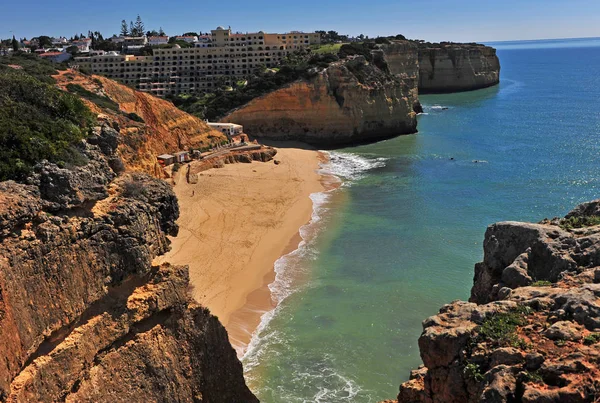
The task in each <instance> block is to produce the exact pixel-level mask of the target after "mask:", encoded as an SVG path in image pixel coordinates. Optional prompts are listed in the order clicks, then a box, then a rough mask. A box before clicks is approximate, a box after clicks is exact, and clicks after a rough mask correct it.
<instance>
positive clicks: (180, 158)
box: [175, 151, 190, 163]
mask: <svg viewBox="0 0 600 403" xmlns="http://www.w3.org/2000/svg"><path fill="white" fill-rule="evenodd" d="M188 161H190V153H189V152H187V151H179V152H178V153H175V162H180V163H181V162H188Z"/></svg>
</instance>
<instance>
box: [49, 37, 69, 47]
mask: <svg viewBox="0 0 600 403" xmlns="http://www.w3.org/2000/svg"><path fill="white" fill-rule="evenodd" d="M68 43H69V41H68V40H67V38H65V37H64V36H61V37H60V38H52V45H53V46H58V47H61V48H62V47H64V46H66V45H67V44H68Z"/></svg>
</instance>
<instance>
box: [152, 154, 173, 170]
mask: <svg viewBox="0 0 600 403" xmlns="http://www.w3.org/2000/svg"><path fill="white" fill-rule="evenodd" d="M156 159H157V160H158V163H159V164H161V165H162V166H164V167H166V166H169V165H171V164H173V163H175V156H174V155H171V154H162V155H159V156H158V157H156Z"/></svg>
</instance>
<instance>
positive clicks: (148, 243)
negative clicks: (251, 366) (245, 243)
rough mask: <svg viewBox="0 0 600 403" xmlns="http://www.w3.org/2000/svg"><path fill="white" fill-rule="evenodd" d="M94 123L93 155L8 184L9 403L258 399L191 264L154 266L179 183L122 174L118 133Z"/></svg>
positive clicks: (1, 327)
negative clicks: (199, 294)
mask: <svg viewBox="0 0 600 403" xmlns="http://www.w3.org/2000/svg"><path fill="white" fill-rule="evenodd" d="M95 133H96V134H97V135H96V136H94V137H93V138H92V139H90V142H91V143H94V144H90V143H82V144H81V145H80V148H81V151H82V153H83V155H85V157H86V158H87V159H88V160H89V161H88V163H87V164H85V165H83V166H80V167H77V168H74V169H64V168H59V167H58V166H56V165H53V164H49V163H41V164H39V165H38V166H37V167H36V172H35V174H34V175H33V176H32V177H31V178H30V180H29V181H28V183H26V184H19V183H15V182H11V181H9V182H3V183H0V201H1V203H0V251H1V252H0V356H1V357H2V358H3V359H2V360H0V401H7V402H32V401H67V402H83V401H88V402H97V401H130V402H142V401H144V402H146V401H154V402H159V401H160V402H170V401H180V402H255V401H257V399H256V398H255V397H254V396H253V395H252V393H251V392H250V391H249V389H248V388H247V387H246V385H245V382H244V378H243V373H242V366H241V363H240V362H239V361H238V359H237V357H236V353H235V351H234V349H233V348H232V347H231V345H230V344H229V341H228V337H227V333H226V331H225V329H224V328H223V326H222V325H221V324H220V323H219V321H218V320H217V319H216V318H215V317H213V316H212V315H211V314H210V313H209V312H208V311H207V310H206V309H204V308H202V307H200V306H198V305H196V304H195V303H194V302H193V301H192V300H191V299H190V298H189V296H188V288H189V279H188V272H187V267H173V266H169V265H163V266H161V267H153V266H152V261H153V259H154V258H155V257H156V256H158V255H160V254H163V253H165V252H166V251H167V250H168V249H169V242H168V239H167V235H168V234H171V235H174V234H176V233H177V225H176V223H175V221H176V219H177V217H178V215H179V210H178V205H177V200H176V197H175V195H174V193H173V191H172V189H171V187H170V186H169V185H168V184H166V183H165V182H163V181H161V180H158V179H154V178H152V177H150V176H147V175H146V174H141V173H128V174H121V175H120V176H118V177H117V173H118V171H119V170H118V169H117V170H116V171H115V169H113V168H111V166H113V165H114V166H117V167H118V166H121V164H119V163H118V157H116V155H115V154H114V150H115V149H116V148H117V147H116V144H115V143H114V141H113V140H114V133H113V132H112V131H111V129H110V127H105V128H98V130H96V131H95ZM111 161H112V163H111Z"/></svg>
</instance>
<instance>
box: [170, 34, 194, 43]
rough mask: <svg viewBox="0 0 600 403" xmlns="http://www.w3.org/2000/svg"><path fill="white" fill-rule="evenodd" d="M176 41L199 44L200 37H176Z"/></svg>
mask: <svg viewBox="0 0 600 403" xmlns="http://www.w3.org/2000/svg"><path fill="white" fill-rule="evenodd" d="M175 39H176V40H178V41H184V42H187V43H196V42H198V37H197V36H189V35H188V36H176V37H175Z"/></svg>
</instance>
